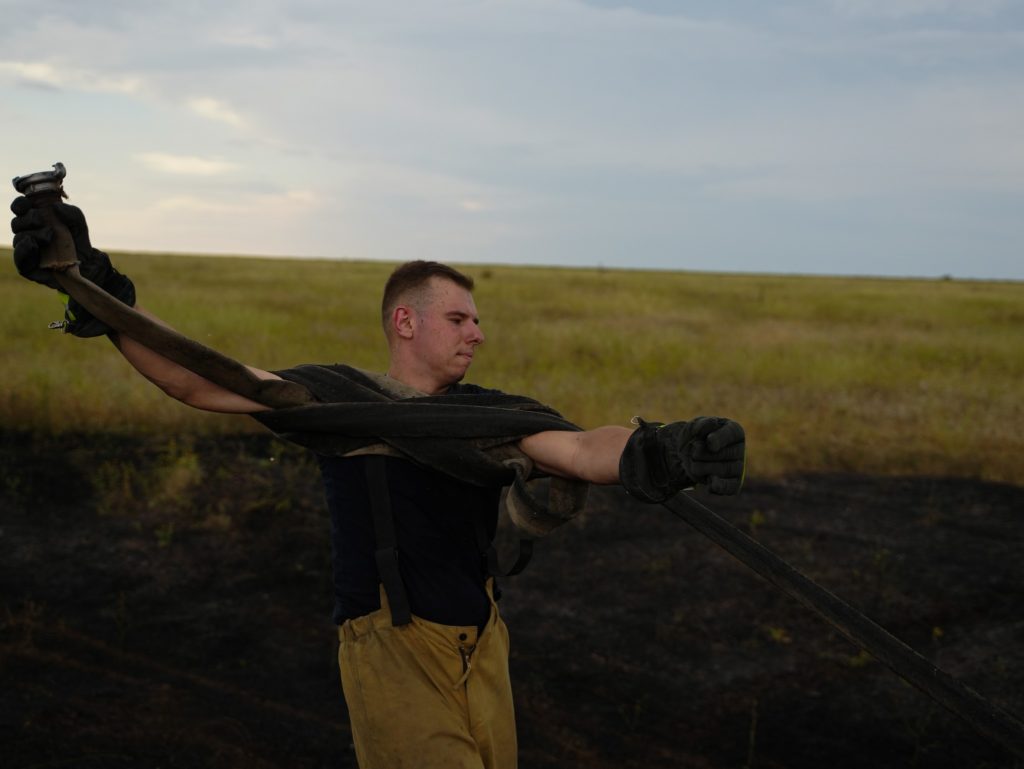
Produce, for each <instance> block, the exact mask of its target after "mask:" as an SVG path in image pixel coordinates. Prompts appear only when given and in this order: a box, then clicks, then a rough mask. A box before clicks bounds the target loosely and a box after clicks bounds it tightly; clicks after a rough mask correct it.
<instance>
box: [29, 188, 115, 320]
mask: <svg viewBox="0 0 1024 769" xmlns="http://www.w3.org/2000/svg"><path fill="white" fill-rule="evenodd" d="M11 211H13V212H14V214H15V216H14V219H12V220H11V230H12V231H13V232H14V241H13V244H14V265H15V267H17V269H18V272H19V273H20V274H21V275H22V277H25V278H27V279H28V280H32V281H35V282H36V283H41V284H43V285H44V286H49V287H50V288H55V289H58V290H59V289H60V285H59V284H58V283H57V281H56V279H55V278H54V276H53V270H48V269H43V268H41V267H40V266H39V259H40V257H41V256H42V253H43V249H44V248H45V247H46V246H47V245H48V244H49V243H50V242H51V241H52V240H53V237H54V233H53V227H51V226H49V225H48V224H46V223H45V222H44V221H43V218H42V217H41V216H40V214H39V209H37V208H34V207H33V206H32V204H31V203H30V202H29V200H28V198H26V197H24V196H22V197H18V198H15V199H14V202H13V203H11ZM53 211H54V213H55V215H56V217H57V219H59V220H60V221H61V222H62V223H63V224H64V225H65V226H66V227H67V228H68V231H69V232H70V233H71V238H72V240H74V243H75V254H76V256H77V257H78V269H79V271H80V272H81V274H82V277H84V278H86V279H87V280H91V281H92V282H93V283H95V284H96V285H97V286H99V287H100V288H102V289H103V290H104V291H106V292H107V293H108V294H111V295H112V296H114V297H116V298H117V299H120V300H121V301H122V302H124V303H125V304H127V305H128V306H130V307H134V306H135V285H134V284H133V283H132V282H131V280H129V279H128V277H127V276H125V275H122V274H121V273H120V272H118V271H117V270H115V269H114V267H113V265H111V264H110V257H109V256H107V255H106V254H105V253H103V252H102V251H100V250H99V249H96V248H93V247H92V243H91V242H90V240H89V225H88V224H86V221H85V215H84V214H82V211H81V209H79V208H76V207H75V206H69V205H68V204H66V203H55V204H54V205H53ZM64 317H65V325H64V330H65V331H66V332H67V333H70V334H74V335H75V336H81V337H91V336H99V335H100V334H106V333H109V332H110V331H111V328H110V327H109V326H107V324H105V323H103V322H102V321H100V320H98V319H96V318H94V317H93V316H92V314H91V313H89V311H88V310H86V309H85V308H84V307H82V305H80V304H79V303H78V302H76V301H75V300H74V299H73V298H71V297H68V301H67V309H66V310H65V312H64Z"/></svg>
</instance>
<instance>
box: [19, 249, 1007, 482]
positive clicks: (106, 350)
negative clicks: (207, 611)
mask: <svg viewBox="0 0 1024 769" xmlns="http://www.w3.org/2000/svg"><path fill="white" fill-rule="evenodd" d="M0 258H2V259H4V260H5V261H6V264H8V265H10V250H9V249H3V250H0ZM114 261H115V264H117V265H118V266H119V267H120V268H121V269H122V270H123V271H124V272H125V273H127V274H128V275H130V276H131V277H132V278H133V280H134V281H135V283H136V286H137V288H138V294H139V301H140V304H142V305H143V306H145V307H147V308H148V309H150V310H152V311H154V312H156V313H157V314H158V315H160V316H161V317H163V318H164V319H165V320H166V321H167V322H169V323H171V324H172V325H173V326H175V327H176V328H177V329H178V330H179V331H181V332H183V333H185V334H187V335H189V336H192V337H193V338H195V339H198V340H199V341H202V342H204V343H205V344H207V345H210V346H212V347H215V348H217V349H220V350H221V351H223V352H225V353H227V354H228V355H231V356H233V357H235V358H237V359H239V360H241V361H243V362H245V363H249V364H252V365H256V366H259V367H262V368H275V367H286V366H290V365H294V364H297V363H303V362H319V363H334V362H345V363H350V364H352V365H355V366H359V367H363V368H370V369H382V368H383V367H384V366H385V354H386V350H385V347H384V343H383V335H382V333H381V331H380V326H379V294H380V290H381V287H382V286H383V283H384V280H385V279H386V277H387V274H388V273H389V271H390V269H391V268H392V267H393V265H390V264H383V263H372V262H345V261H338V262H335V261H313V260H269V259H251V258H227V257H198V256H178V255H149V254H116V255H114ZM463 269H464V270H465V271H466V272H467V273H469V274H470V275H472V276H473V277H474V278H475V279H476V280H477V290H476V299H477V305H478V307H479V309H480V312H481V318H482V323H483V328H484V331H485V333H486V334H487V341H486V344H485V345H484V346H483V348H482V349H481V352H480V354H479V355H478V356H477V361H476V362H475V363H474V370H473V371H471V372H470V373H471V377H470V379H471V380H472V381H475V382H478V383H480V384H484V385H487V386H491V387H498V388H501V389H503V390H505V391H508V392H516V393H522V394H526V395H531V396H533V397H535V398H538V399H540V400H542V401H545V402H547V403H549V404H551V405H552V406H554V407H555V408H557V409H559V410H560V411H562V412H563V413H564V414H565V415H566V416H567V417H569V418H570V419H572V420H574V421H576V422H577V423H579V424H580V425H582V426H584V427H593V426H597V425H600V424H606V423H607V424H627V423H628V422H629V419H630V418H631V417H632V416H633V415H635V414H639V415H641V416H643V417H645V418H647V419H660V420H671V419H685V418H689V417H692V416H696V415H698V414H721V415H726V416H730V417H733V418H735V419H737V420H739V421H740V422H742V423H743V424H744V425H745V427H746V428H747V431H748V440H749V450H750V472H751V473H752V474H757V475H762V476H775V475H779V474H782V473H787V472H796V471H800V472H805V471H848V472H861V473H873V474H875V473H881V474H929V475H953V476H964V477H975V478H981V479H986V480H997V481H1006V482H1011V483H1018V484H1019V483H1021V482H1022V480H1024V474H1022V471H1021V460H1020V457H1021V456H1022V454H1024V405H1022V401H1024V398H1022V396H1024V284H1022V283H1019V282H1005V283H1001V282H973V281H970V282H968V281H955V280H887V279H855V278H826V277H796V276H767V275H716V274H705V273H682V272H648V271H623V270H596V269H556V268H540V267H504V266H481V265H468V266H463ZM61 312H62V310H61V305H60V304H59V302H58V300H57V298H56V296H55V295H54V294H52V293H50V292H48V291H47V290H46V289H43V288H41V287H37V286H32V285H30V284H28V283H26V282H25V281H24V280H22V279H21V278H19V277H18V275H17V273H16V272H15V271H14V270H13V268H11V267H8V268H7V269H5V270H4V271H3V272H2V274H0V320H2V324H3V329H4V332H5V333H4V343H3V347H4V352H3V360H4V370H5V373H4V380H5V383H4V388H3V393H2V397H0V419H2V425H3V427H4V428H6V429H9V430H10V429H16V430H26V431H31V432H34V433H37V434H48V435H53V434H60V433H62V432H65V431H68V430H72V429H73V430H76V431H77V430H86V431H94V432H107V433H111V432H112V433H166V434H168V435H169V436H182V435H186V436H187V435H190V434H196V433H210V432H215V433H216V432H240V431H246V430H256V429H259V428H258V427H257V425H256V424H255V423H254V422H251V420H248V419H247V418H245V417H229V416H221V415H211V414H205V413H201V412H196V411H193V410H190V409H188V408H187V407H185V406H182V405H180V404H178V403H176V402H174V401H171V400H170V399H168V398H166V397H164V396H163V395H162V394H161V393H159V391H157V390H156V389H155V388H154V387H153V386H151V385H149V384H148V383H146V382H145V381H143V380H142V379H140V378H139V377H138V376H137V375H136V374H134V372H133V371H132V370H131V368H130V367H129V366H128V365H127V364H126V363H125V362H124V361H123V360H122V359H120V357H119V356H118V355H117V354H116V352H115V351H114V349H113V348H112V347H111V345H110V344H109V343H108V342H107V341H106V340H104V339H92V340H79V339H75V338H73V337H70V336H65V335H62V334H60V333H59V332H55V331H49V330H47V328H46V324H47V322H48V321H51V320H55V319H57V318H59V317H60V316H61Z"/></svg>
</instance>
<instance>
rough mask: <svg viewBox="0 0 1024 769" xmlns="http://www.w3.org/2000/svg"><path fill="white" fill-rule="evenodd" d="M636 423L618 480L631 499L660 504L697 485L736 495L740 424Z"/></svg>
mask: <svg viewBox="0 0 1024 769" xmlns="http://www.w3.org/2000/svg"><path fill="white" fill-rule="evenodd" d="M639 422H640V426H639V427H638V428H637V429H636V430H635V431H634V432H633V434H632V435H631V436H630V437H629V441H627V443H626V448H625V449H624V450H623V452H622V457H621V458H620V459H619V478H620V480H621V482H622V485H623V486H624V487H625V489H626V491H628V492H629V493H630V494H631V495H632V496H634V497H636V498H637V499H641V500H643V501H644V502H664V501H665V500H666V499H668V498H669V497H671V496H672V495H673V494H675V493H676V492H678V491H680V490H681V489H685V488H687V487H689V486H696V485H698V484H700V485H706V486H707V487H708V491H710V492H711V493H712V494H738V493H739V491H740V487H741V486H742V485H743V475H744V456H745V453H746V438H745V436H744V433H743V428H742V427H741V426H740V424H739V423H738V422H733V421H732V420H731V419H725V418H723V417H697V418H696V419H694V420H692V421H690V422H671V423H670V424H667V425H665V424H662V423H660V422H645V421H644V420H642V419H641V420H639Z"/></svg>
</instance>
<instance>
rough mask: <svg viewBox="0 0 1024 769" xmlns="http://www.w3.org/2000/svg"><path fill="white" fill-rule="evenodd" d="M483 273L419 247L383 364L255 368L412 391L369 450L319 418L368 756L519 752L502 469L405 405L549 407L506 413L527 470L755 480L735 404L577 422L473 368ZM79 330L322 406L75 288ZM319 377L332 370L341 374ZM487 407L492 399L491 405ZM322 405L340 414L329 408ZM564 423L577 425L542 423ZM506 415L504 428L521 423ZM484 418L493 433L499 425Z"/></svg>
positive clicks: (395, 308) (117, 279)
mask: <svg viewBox="0 0 1024 769" xmlns="http://www.w3.org/2000/svg"><path fill="white" fill-rule="evenodd" d="M11 208H12V210H13V211H14V213H15V214H16V217H15V219H14V220H13V221H12V229H13V230H14V232H15V238H14V252H15V253H14V256H15V262H16V264H17V267H18V270H19V272H21V274H22V275H24V276H25V277H27V278H29V279H31V280H35V281H37V282H40V283H44V284H46V285H49V286H51V287H55V282H54V276H53V274H52V273H50V272H49V271H48V270H46V269H42V268H40V264H39V260H40V256H41V254H43V253H44V252H45V250H46V249H47V247H48V246H49V244H50V243H51V242H52V241H54V240H55V235H54V230H53V228H52V227H50V226H47V224H46V222H45V220H43V219H42V218H41V217H40V216H39V214H38V211H37V210H35V209H33V208H32V207H31V206H30V204H29V202H28V201H27V200H26V199H25V198H18V199H16V200H15V201H14V203H13V204H12V206H11ZM53 211H54V212H55V214H56V215H57V218H58V220H59V221H60V222H62V223H63V224H64V225H66V226H67V227H68V229H69V231H70V233H71V235H72V238H73V239H74V242H75V248H76V251H77V256H78V259H79V262H80V269H81V271H82V274H83V275H85V276H86V277H88V278H90V279H91V280H92V281H93V282H94V283H96V284H97V285H99V286H100V288H103V289H105V290H107V291H108V292H109V293H111V294H113V295H115V296H117V297H118V298H120V299H121V300H122V301H124V302H125V303H126V304H129V305H130V304H133V303H134V298H135V291H134V286H133V285H132V284H131V282H130V281H129V280H128V279H127V278H125V277H124V276H123V275H121V274H120V273H118V272H117V271H116V270H114V269H113V268H112V267H111V266H110V263H109V259H108V258H107V256H106V254H103V253H102V252H100V251H97V250H96V249H94V248H93V247H92V245H91V243H90V242H89V236H88V228H87V226H86V224H85V219H84V217H83V216H82V215H81V212H80V211H78V209H76V208H74V207H71V206H67V205H65V204H63V203H61V204H57V205H56V206H54V208H53ZM472 289H473V281H472V280H471V279H470V278H469V277H467V276H466V275H464V274H462V273H460V272H458V271H457V270H455V269H453V268H451V267H448V266H446V265H442V264H438V263H435V262H422V261H417V262H409V263H407V264H404V265H402V266H400V267H399V268H397V269H396V270H395V271H394V273H393V274H392V275H391V277H390V279H389V280H388V282H387V285H386V286H385V290H384V298H383V302H382V321H383V326H384V333H385V336H386V339H387V342H388V350H389V365H388V369H387V372H386V374H384V375H383V376H376V375H372V374H369V373H368V372H358V371H356V370H354V369H349V368H348V367H339V366H334V367H308V366H301V367H298V368H296V369H289V370H285V371H280V372H271V371H265V370H262V369H259V368H255V367H251V366H249V367H247V369H248V371H249V372H250V373H251V374H252V375H253V376H255V377H256V378H257V379H259V380H261V381H268V380H282V381H283V380H288V381H292V382H298V383H300V384H302V385H303V386H304V387H308V388H309V390H310V392H311V393H312V397H313V400H314V401H318V402H321V403H324V405H327V404H326V402H328V401H332V400H334V398H333V396H332V392H334V390H335V389H336V388H337V387H341V388H342V389H346V392H347V391H348V390H349V389H353V388H354V390H357V391H359V392H362V391H364V390H365V391H366V392H367V393H370V397H371V398H377V397H379V398H384V399H388V398H389V399H392V400H394V401H397V402H396V403H393V404H390V405H389V407H386V408H385V410H384V411H383V412H381V413H382V414H383V417H382V418H381V421H380V425H379V431H380V432H379V435H380V436H381V438H380V440H378V441H377V442H376V443H375V444H373V445H372V446H366V445H363V444H360V445H361V448H360V449H358V450H346V448H347V446H348V444H345V443H344V442H343V443H342V447H341V448H338V446H337V444H334V443H332V441H333V440H334V437H333V436H332V433H337V434H339V435H341V436H344V435H345V434H346V433H348V432H352V431H355V428H354V427H353V426H352V422H351V420H349V421H345V419H341V421H339V422H337V423H336V424H335V423H331V422H330V420H331V419H338V418H339V417H338V416H337V412H336V411H331V410H329V408H324V407H321V406H319V405H318V404H314V405H313V406H311V407H309V408H312V409H314V411H313V414H314V417H313V419H314V422H317V424H316V425H315V431H316V436H315V438H316V441H317V442H316V443H315V445H317V446H328V449H327V450H324V451H323V452H321V454H320V465H321V470H322V474H323V479H324V484H325V490H326V497H327V502H328V507H329V509H330V513H331V529H332V547H333V556H334V558H333V561H334V562H333V567H334V585H335V595H336V604H335V610H334V619H335V621H336V623H337V624H338V626H339V638H340V644H339V664H340V668H341V677H342V686H343V690H344V694H345V698H346V702H347V703H348V708H349V714H350V718H351V721H352V733H353V740H354V744H355V748H356V754H357V758H358V761H359V764H360V766H361V767H363V769H373V768H381V769H383V768H385V767H386V768H388V769H390V768H393V767H425V768H427V769H430V768H431V767H445V769H449V768H452V767H455V768H459V769H461V768H465V769H469V768H470V767H472V768H473V769H482V768H484V767H486V768H487V769H492V768H493V769H505V768H506V767H514V766H515V765H516V737H515V725H514V717H513V707H512V693H511V686H510V683H509V677H508V634H507V630H506V628H505V625H504V623H503V622H502V620H501V617H500V614H499V612H498V609H497V605H496V603H495V595H494V589H493V579H492V576H493V574H492V571H493V563H492V561H491V560H490V559H489V555H490V553H491V552H493V549H492V548H490V541H491V539H492V538H493V536H494V532H495V527H496V524H497V510H498V500H499V494H500V484H496V483H495V482H494V480H493V478H492V477H491V476H486V474H484V473H483V471H476V470H470V471H466V470H465V468H461V467H453V466H452V460H451V457H452V456H456V457H462V456H465V457H469V456H471V454H467V453H465V452H462V453H459V452H458V451H457V452H456V453H455V454H451V453H450V452H449V449H450V448H451V443H452V440H453V438H452V435H453V433H452V432H451V430H450V425H449V424H448V422H446V421H445V420H440V421H437V422H434V423H431V422H429V420H428V423H427V424H428V425H430V424H435V425H436V428H428V432H430V430H433V431H434V432H436V435H434V436H432V435H424V434H422V433H419V434H417V435H415V436H413V437H411V438H410V437H409V435H410V433H408V425H405V423H407V422H408V421H409V417H408V416H407V415H410V414H411V413H412V412H410V411H408V409H405V410H399V409H400V408H402V407H405V406H409V405H412V406H414V407H420V406H426V407H427V408H428V409H430V408H433V409H434V411H428V412H427V414H428V416H429V415H436V414H445V415H447V414H451V415H453V416H452V417H451V418H452V419H453V420H455V419H456V418H457V421H458V423H459V424H460V425H465V424H467V423H469V424H470V425H471V426H472V424H473V423H474V420H475V421H476V422H479V421H481V419H482V418H481V417H480V416H478V414H484V415H485V416H486V415H488V414H495V415H498V414H499V412H497V411H494V412H488V411H486V409H487V408H489V404H493V403H498V404H499V405H502V406H509V407H510V408H516V409H518V408H522V409H526V410H527V411H528V412H530V414H533V413H534V412H535V411H539V412H544V414H545V416H543V417H540V416H530V415H527V416H526V417H524V418H525V419H526V421H525V422H523V423H522V424H525V425H527V426H526V427H516V425H519V424H520V422H519V421H515V420H513V421H512V422H509V423H508V424H509V425H510V426H509V427H508V428H507V431H509V432H511V433H514V434H513V435H512V436H511V438H510V439H509V440H510V441H511V450H512V451H513V452H514V453H515V454H516V456H518V457H520V458H525V460H526V461H527V463H528V464H530V465H532V470H531V471H521V472H522V473H523V474H524V475H533V476H536V475H546V476H552V477H553V478H555V479H558V478H564V479H572V480H575V481H581V482H585V483H597V484H612V483H619V482H622V483H623V485H624V486H625V487H626V488H627V490H628V491H629V492H630V493H631V494H633V495H635V496H637V497H639V498H641V499H643V500H645V501H651V502H656V501H661V500H663V499H665V498H667V497H668V496H670V495H671V494H673V493H675V492H677V491H678V490H680V489H681V488H685V487H688V486H692V485H694V484H696V483H702V484H707V485H708V487H709V489H710V490H711V491H713V492H716V493H736V492H738V491H739V486H740V484H741V482H742V472H743V452H744V439H743V433H742V429H741V428H739V426H738V425H736V423H734V422H731V421H729V420H725V419H721V418H705V417H700V418H698V419H696V420H693V421H691V422H677V423H672V424H670V425H664V426H662V425H660V424H653V423H645V422H643V421H641V422H640V426H639V428H638V429H636V430H631V429H628V428H624V427H617V426H607V427H600V428H597V429H594V430H579V429H578V428H576V427H575V426H574V425H571V424H569V423H565V422H564V420H561V418H560V417H558V416H557V414H555V412H551V411H550V410H545V409H544V407H542V406H540V404H536V403H535V402H529V401H528V399H516V398H515V397H514V396H504V395H503V394H501V393H499V392H498V391H495V390H486V389H484V388H481V387H478V386H476V385H470V384H464V383H463V381H462V380H463V378H464V377H465V375H466V373H467V371H468V370H469V367H470V365H471V364H472V361H473V358H474V355H475V354H476V351H477V348H478V347H479V346H480V345H481V344H482V343H483V342H484V334H483V331H482V330H481V328H480V317H479V314H478V311H477V308H476V305H475V303H474V300H473V295H472ZM136 309H137V310H138V311H139V312H141V313H143V314H144V315H145V316H146V317H148V318H151V319H153V320H154V321H155V322H158V323H161V321H158V320H157V319H155V318H154V317H153V316H152V315H149V314H148V313H145V312H144V311H143V310H141V308H139V307H136ZM66 330H69V331H70V332H71V333H73V334H76V335H78V336H95V335H99V334H101V333H107V334H108V335H109V336H110V338H111V339H112V341H113V342H114V344H115V345H116V346H117V348H118V350H119V351H120V352H121V354H122V355H123V356H124V357H125V358H126V359H127V360H128V361H129V362H130V363H131V364H132V365H133V366H134V367H135V368H136V369H137V370H138V371H139V372H140V373H141V374H142V375H143V376H144V377H145V378H146V379H148V380H150V381H151V382H153V383H154V384H155V385H156V386H157V387H159V388H160V389H161V390H162V391H163V392H165V393H166V394H168V395H170V396H171V397H173V398H176V399H178V400H180V401H182V402H183V403H186V404H188V405H190V406H193V407H195V408H199V409H204V410H208V411H215V412H224V413H238V414H252V415H254V416H256V417H257V418H258V419H261V420H264V423H265V424H268V425H269V426H272V427H273V429H275V430H279V431H281V432H284V430H285V429H286V428H287V429H292V428H295V429H298V428H296V425H299V424H300V423H301V424H303V425H306V426H307V427H306V428H303V429H308V424H309V419H308V418H307V419H306V420H305V422H303V421H302V420H303V414H307V415H308V413H309V410H308V408H305V409H304V408H299V409H297V410H296V409H283V410H277V411H275V410H273V409H271V408H270V407H269V406H268V405H266V404H265V403H262V402H259V401H257V400H254V399H253V398H250V397H247V396H246V395H243V394H239V393H238V392H236V391H234V390H232V389H230V388H228V387H225V386H224V385H223V384H218V383H217V382H215V381H212V380H211V379H210V378H208V377H205V376H201V375H199V374H197V373H195V372H194V371H193V370H191V369H190V368H189V367H188V366H187V365H183V364H182V363H180V362H177V363H176V362H174V361H172V360H171V359H170V358H169V357H167V356H166V355H165V354H164V352H165V351H163V350H158V349H154V348H153V346H150V345H147V344H144V343H142V342H141V341H139V339H138V338H135V337H134V336H133V335H132V333H131V332H130V331H122V332H120V333H118V332H115V331H113V330H112V328H111V327H110V326H107V325H106V324H105V321H104V320H103V319H102V318H97V317H93V316H92V315H91V314H90V313H89V312H88V311H87V310H86V309H85V308H84V307H83V306H82V305H81V304H80V303H77V302H76V301H75V299H74V298H72V300H71V301H70V302H69V305H68V327H67V329H66ZM140 336H141V335H140ZM321 376H329V377H333V378H332V379H331V380H330V385H327V384H324V380H322V379H321V378H320V377H321ZM339 377H340V379H339ZM339 383H340V384H339ZM495 399H497V400H495ZM508 399H511V400H508ZM375 402H376V401H375ZM478 403H480V404H483V406H478V405H476V404H478ZM481 407H482V408H484V409H485V411H483V412H480V411H477V410H475V409H479V408H481ZM367 408H368V407H367ZM438 408H439V409H440V410H438ZM507 411H508V409H507V408H506V409H504V410H503V411H502V412H501V414H500V418H501V419H505V416H504V414H505V412H507ZM346 413H351V412H346ZM374 413H376V412H374ZM418 413H422V412H418ZM389 414H390V415H392V416H393V418H389V417H388V415H389ZM324 415H326V416H324ZM324 418H326V419H327V420H328V424H327V426H326V427H324V425H323V424H320V422H322V419H324ZM431 418H435V419H436V417H431ZM495 418H498V417H495ZM446 419H447V417H446ZM297 420H298V421H297ZM545 420H547V421H545ZM395 423H402V425H404V426H399V427H396V426H395ZM452 424H454V422H453V423H452ZM562 424H564V428H563V429H541V428H540V427H537V425H541V426H545V425H554V426H556V427H560V426H561V425H562ZM281 425H284V427H281ZM375 429H376V428H375ZM460 429H461V428H460ZM481 430H482V432H480V433H479V434H480V435H484V434H485V433H486V430H483V428H481ZM502 430H506V428H500V429H499V432H498V434H499V435H505V434H506V432H502ZM325 434H326V435H327V437H326V439H325V438H324V435H325ZM471 434H472V435H477V434H478V433H476V432H472V433H471ZM486 434H487V435H489V436H490V437H489V438H488V440H487V441H485V442H486V443H487V444H488V445H492V444H495V443H500V442H501V439H499V440H497V441H496V440H495V438H494V437H493V435H492V434H491V433H486ZM462 435H463V433H460V436H462ZM325 440H326V443H325V442H324V441H325ZM462 440H463V437H460V438H459V439H458V440H456V441H455V443H459V442H460V441H462ZM364 444H365V441H364ZM460 445H461V444H460ZM459 451H461V449H459ZM446 452H448V453H446ZM446 457H447V458H446ZM413 460H415V461H413Z"/></svg>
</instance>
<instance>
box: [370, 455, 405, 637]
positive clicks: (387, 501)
mask: <svg viewBox="0 0 1024 769" xmlns="http://www.w3.org/2000/svg"><path fill="white" fill-rule="evenodd" d="M363 466H364V469H365V472H366V488H367V490H368V491H369V493H370V508H371V513H372V517H373V533H374V536H375V537H376V540H377V550H376V552H375V553H374V557H375V558H376V561H377V573H378V574H379V575H380V581H381V584H382V585H384V592H385V593H387V596H388V604H389V605H390V606H391V624H392V625H408V624H409V623H410V622H412V612H411V611H410V610H409V596H408V595H406V592H405V583H403V582H402V574H401V572H400V571H399V570H398V543H397V542H396V540H395V519H394V516H393V515H392V513H391V493H390V491H389V490H388V477H387V464H386V461H385V458H384V457H382V456H379V455H370V456H367V457H366V459H365V462H364V465H363Z"/></svg>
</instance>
